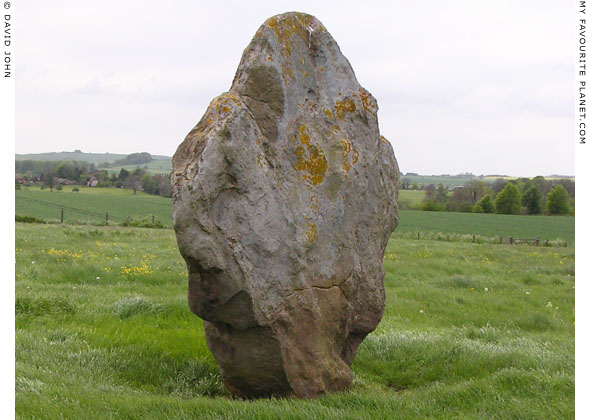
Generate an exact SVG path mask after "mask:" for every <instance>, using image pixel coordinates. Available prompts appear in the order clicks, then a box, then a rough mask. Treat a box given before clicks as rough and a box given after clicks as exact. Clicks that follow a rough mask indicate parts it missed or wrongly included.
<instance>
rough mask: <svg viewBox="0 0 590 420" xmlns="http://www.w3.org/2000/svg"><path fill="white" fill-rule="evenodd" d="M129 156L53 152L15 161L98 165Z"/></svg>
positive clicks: (156, 156) (168, 157)
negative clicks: (62, 161)
mask: <svg viewBox="0 0 590 420" xmlns="http://www.w3.org/2000/svg"><path fill="white" fill-rule="evenodd" d="M127 156H129V155H123V154H118V153H84V152H81V151H79V150H77V151H74V152H51V153H27V154H16V155H15V160H45V161H48V160H49V161H55V160H77V161H83V162H88V163H94V164H96V165H98V164H100V163H114V162H115V161H117V160H122V159H125V158H127ZM152 159H153V160H171V159H172V158H171V157H170V156H162V155H152Z"/></svg>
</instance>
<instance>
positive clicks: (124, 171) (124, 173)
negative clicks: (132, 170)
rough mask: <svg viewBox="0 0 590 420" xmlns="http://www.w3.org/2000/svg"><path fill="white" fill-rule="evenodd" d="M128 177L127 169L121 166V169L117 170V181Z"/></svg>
mask: <svg viewBox="0 0 590 420" xmlns="http://www.w3.org/2000/svg"><path fill="white" fill-rule="evenodd" d="M128 177H129V171H128V170H127V169H125V168H121V170H120V171H119V175H118V176H117V179H118V180H119V181H125V180H126V179H127V178H128Z"/></svg>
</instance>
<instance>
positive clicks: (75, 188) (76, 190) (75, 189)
mask: <svg viewBox="0 0 590 420" xmlns="http://www.w3.org/2000/svg"><path fill="white" fill-rule="evenodd" d="M79 191H80V188H78V187H74V188H72V192H79Z"/></svg>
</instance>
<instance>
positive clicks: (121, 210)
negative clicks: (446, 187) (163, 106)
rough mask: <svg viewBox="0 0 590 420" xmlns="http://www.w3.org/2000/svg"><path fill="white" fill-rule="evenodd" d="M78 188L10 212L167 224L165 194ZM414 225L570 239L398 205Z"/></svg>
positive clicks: (34, 192)
mask: <svg viewBox="0 0 590 420" xmlns="http://www.w3.org/2000/svg"><path fill="white" fill-rule="evenodd" d="M79 188H80V191H79V192H77V193H74V192H72V187H64V190H63V191H59V192H58V191H55V190H54V191H53V192H49V190H48V189H45V190H43V191H41V190H40V189H39V188H36V187H29V188H24V189H22V190H20V191H16V192H15V200H16V214H18V215H21V216H33V217H38V218H42V219H45V220H53V221H58V220H59V219H60V216H61V208H60V207H59V206H65V207H67V208H66V209H65V210H64V219H65V222H66V223H68V222H71V221H82V222H90V223H101V222H104V219H105V216H106V212H108V213H109V220H110V221H111V222H113V223H117V222H122V221H124V220H125V218H126V217H136V218H143V217H147V216H150V215H155V217H156V218H158V219H159V220H160V221H161V222H162V223H163V224H164V226H167V227H171V226H172V202H171V200H170V199H168V198H163V197H157V196H153V195H149V194H145V193H143V192H138V193H137V195H133V191H130V190H125V189H117V188H87V187H79ZM415 193H421V191H402V192H400V197H401V198H402V199H404V197H408V196H411V195H414V197H413V199H418V197H417V196H418V194H415ZM84 212H91V214H88V213H84ZM418 231H420V232H424V233H425V232H434V233H438V232H441V233H444V234H446V233H451V234H453V233H455V234H476V235H481V236H485V237H490V238H492V237H498V236H500V235H502V236H503V237H504V238H507V237H508V236H513V237H515V238H534V237H536V236H537V235H539V236H540V238H541V240H545V239H549V240H555V239H562V240H565V241H568V242H569V243H573V242H574V218H573V217H557V216H512V215H500V214H477V213H447V212H426V211H415V210H401V211H400V224H399V226H398V228H397V230H396V233H400V234H403V233H413V232H418Z"/></svg>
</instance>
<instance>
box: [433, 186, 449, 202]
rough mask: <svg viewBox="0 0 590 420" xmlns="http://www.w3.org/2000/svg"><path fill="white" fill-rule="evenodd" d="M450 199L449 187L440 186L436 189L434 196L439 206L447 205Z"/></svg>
mask: <svg viewBox="0 0 590 420" xmlns="http://www.w3.org/2000/svg"><path fill="white" fill-rule="evenodd" d="M448 199H449V187H447V186H445V185H443V184H438V187H436V192H435V194H434V201H435V202H436V203H439V204H445V203H446V202H447V200H448Z"/></svg>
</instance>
